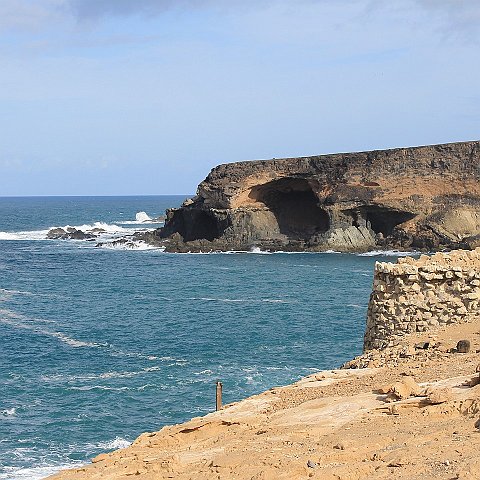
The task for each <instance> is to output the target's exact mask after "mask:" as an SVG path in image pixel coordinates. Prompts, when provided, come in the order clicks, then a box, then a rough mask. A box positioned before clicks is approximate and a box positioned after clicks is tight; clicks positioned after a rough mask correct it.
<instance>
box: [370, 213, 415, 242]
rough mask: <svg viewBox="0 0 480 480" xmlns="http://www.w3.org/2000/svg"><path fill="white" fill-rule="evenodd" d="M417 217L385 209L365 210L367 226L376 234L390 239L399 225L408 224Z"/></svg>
mask: <svg viewBox="0 0 480 480" xmlns="http://www.w3.org/2000/svg"><path fill="white" fill-rule="evenodd" d="M414 217H415V214H413V213H410V212H404V211H400V210H392V209H389V208H384V207H376V206H371V207H367V208H365V209H364V218H365V220H366V221H367V225H368V226H370V228H371V229H372V230H373V231H374V232H375V233H377V234H378V233H381V234H382V235H383V236H384V237H388V236H390V235H391V234H392V233H393V230H394V228H395V227H396V226H397V225H400V224H402V223H405V222H407V221H408V220H411V219H412V218H414Z"/></svg>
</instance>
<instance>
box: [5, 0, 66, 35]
mask: <svg viewBox="0 0 480 480" xmlns="http://www.w3.org/2000/svg"><path fill="white" fill-rule="evenodd" d="M64 1H65V0H39V1H38V0H2V1H1V2H0V31H5V30H33V31H34V30H37V29H39V28H42V27H43V26H45V25H48V24H52V23H53V22H55V21H58V20H59V19H60V18H61V17H62V13H61V11H60V10H61V8H62V7H63V5H64Z"/></svg>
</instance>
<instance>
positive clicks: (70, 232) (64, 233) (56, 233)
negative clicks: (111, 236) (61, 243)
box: [47, 227, 96, 240]
mask: <svg viewBox="0 0 480 480" xmlns="http://www.w3.org/2000/svg"><path fill="white" fill-rule="evenodd" d="M47 238H48V239H51V240H91V239H93V238H96V237H95V235H92V234H91V233H85V232H83V231H82V230H77V229H76V228H73V227H68V228H67V229H66V230H64V229H63V228H52V229H51V230H49V232H48V233H47Z"/></svg>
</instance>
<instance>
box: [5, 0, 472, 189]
mask: <svg viewBox="0 0 480 480" xmlns="http://www.w3.org/2000/svg"><path fill="white" fill-rule="evenodd" d="M479 25H480V3H479V2H476V1H472V0H384V1H381V0H298V1H292V0H290V1H287V0H256V1H253V0H243V1H240V0H225V1H215V0H203V1H202V0H175V1H174V0H1V2H0V196H1V195H62V194H66V195H68V194H71V195H115V194H125V195H129V194H175V193H178V194H190V193H194V191H195V188H196V185H197V184H198V183H199V182H200V181H201V180H202V179H203V178H204V177H205V176H206V175H207V174H208V171H209V170H210V168H212V167H213V166H215V165H217V164H219V163H227V162H234V161H239V160H253V159H259V158H272V157H276V158H280V157H285V156H301V155H310V154H321V153H330V152H340V151H342V152H345V151H355V150H366V149H376V148H387V147H397V146H411V145H422V144H430V143H443V142H450V141H462V140H473V139H478V138H480V135H479V133H478V132H479V126H480V108H479V107H480V90H479V85H480V67H479V66H478V60H479V52H480V50H479V48H480V26H479Z"/></svg>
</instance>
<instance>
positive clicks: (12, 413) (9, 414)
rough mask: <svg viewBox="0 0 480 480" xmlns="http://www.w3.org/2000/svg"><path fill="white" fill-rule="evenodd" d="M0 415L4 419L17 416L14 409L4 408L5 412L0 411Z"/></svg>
mask: <svg viewBox="0 0 480 480" xmlns="http://www.w3.org/2000/svg"><path fill="white" fill-rule="evenodd" d="M0 414H1V415H2V416H4V417H14V416H15V415H16V414H17V409H16V408H15V407H12V408H6V409H5V410H2V411H0Z"/></svg>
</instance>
